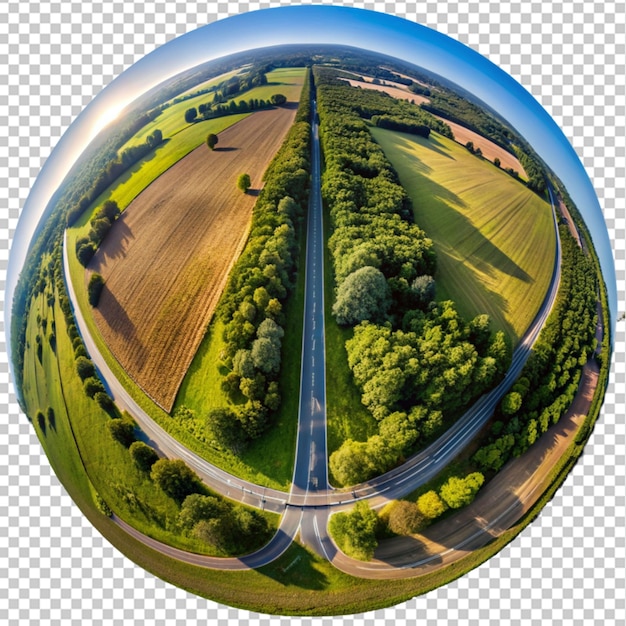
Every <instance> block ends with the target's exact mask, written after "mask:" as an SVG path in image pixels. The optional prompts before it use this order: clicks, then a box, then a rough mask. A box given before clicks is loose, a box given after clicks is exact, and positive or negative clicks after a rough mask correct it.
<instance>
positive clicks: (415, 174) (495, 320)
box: [372, 128, 556, 343]
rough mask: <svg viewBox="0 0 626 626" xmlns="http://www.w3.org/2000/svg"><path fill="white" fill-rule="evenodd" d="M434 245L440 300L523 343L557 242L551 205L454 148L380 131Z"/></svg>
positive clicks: (439, 140) (433, 139)
mask: <svg viewBox="0 0 626 626" xmlns="http://www.w3.org/2000/svg"><path fill="white" fill-rule="evenodd" d="M372 133H373V136H374V138H375V139H376V141H377V142H378V143H379V144H380V145H381V147H382V148H383V150H384V151H385V154H386V155H387V157H388V158H389V160H390V161H391V163H392V164H393V165H394V167H395V169H396V170H397V172H398V174H399V176H400V180H401V182H402V185H403V186H404V188H405V189H406V190H407V192H408V194H409V195H410V197H411V199H412V200H413V205H414V213H415V220H416V222H417V223H418V224H419V225H420V226H421V227H422V228H423V229H424V230H425V231H426V233H427V234H428V236H429V237H430V238H431V239H432V240H433V242H434V244H435V250H436V253H437V268H438V269H437V275H436V276H435V279H436V281H437V298H438V299H439V300H442V299H451V300H454V301H455V302H456V304H457V308H458V310H459V312H460V313H461V314H462V315H464V316H465V317H466V318H471V317H473V316H475V315H477V314H479V313H488V314H489V315H490V317H491V319H492V325H493V328H494V329H496V330H503V331H504V332H505V333H506V334H507V335H508V337H509V338H510V339H511V340H512V341H513V343H516V342H517V340H519V338H520V337H521V336H522V335H523V333H524V331H525V330H526V329H527V328H528V326H529V325H530V323H531V322H532V319H533V318H534V316H535V314H536V313H537V310H538V309H539V307H540V305H541V302H542V301H543V298H544V296H545V293H546V291H547V289H548V285H549V283H550V277H551V275H552V270H553V266H554V257H555V251H556V241H555V234H554V226H553V220H552V213H551V209H550V205H549V204H548V203H547V202H546V201H544V200H542V199H541V198H540V197H539V196H537V195H536V194H534V193H533V192H531V191H530V190H528V189H527V188H526V187H525V186H524V185H522V184H521V183H520V182H519V181H516V180H515V179H513V178H512V177H510V176H509V175H508V174H506V173H504V172H502V171H501V170H499V169H498V168H496V167H495V166H494V165H493V164H492V163H489V162H487V161H485V160H483V159H480V158H478V157H476V156H474V155H472V154H470V153H469V152H468V151H467V150H466V149H465V148H464V147H461V146H459V145H458V144H457V143H455V142H454V141H452V140H449V139H446V138H445V137H441V136H440V135H438V134H436V133H431V136H430V139H423V138H420V137H416V136H414V135H406V134H403V133H396V132H391V131H387V130H383V129H379V128H373V129H372Z"/></svg>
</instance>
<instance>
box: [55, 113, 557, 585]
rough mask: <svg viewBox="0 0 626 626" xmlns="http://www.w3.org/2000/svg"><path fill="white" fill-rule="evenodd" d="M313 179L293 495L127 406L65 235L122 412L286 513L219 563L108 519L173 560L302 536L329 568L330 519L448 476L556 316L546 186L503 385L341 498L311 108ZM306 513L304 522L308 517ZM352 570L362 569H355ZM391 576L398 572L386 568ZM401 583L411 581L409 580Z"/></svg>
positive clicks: (268, 550)
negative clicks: (543, 241) (332, 448)
mask: <svg viewBox="0 0 626 626" xmlns="http://www.w3.org/2000/svg"><path fill="white" fill-rule="evenodd" d="M312 104H313V107H312V111H313V121H312V163H311V167H312V174H311V194H310V201H309V212H308V223H307V250H306V270H305V271H306V277H305V281H306V283H305V284H306V287H305V307H304V309H305V318H304V328H303V341H302V366H301V367H302V370H301V381H300V385H301V386H300V406H299V417H298V439H297V447H296V459H295V464H294V474H293V481H292V487H291V491H290V492H289V493H286V492H283V491H278V490H275V489H269V488H264V487H260V486H258V485H255V484H253V483H250V482H248V481H246V480H243V479H240V478H237V477H236V476H233V475H231V474H229V473H228V472H225V471H224V470H221V469H219V468H217V467H215V466H214V465H212V464H211V463H209V462H208V461H206V460H205V459H203V458H202V457H200V456H199V455H197V454H195V453H193V452H191V451H190V450H188V449H187V448H185V447H184V446H183V445H182V444H180V443H179V442H178V441H177V440H176V439H175V438H174V437H172V436H171V435H169V434H168V433H167V432H166V431H165V430H164V429H163V428H161V427H160V426H159V425H157V424H156V423H155V422H154V421H153V420H152V418H150V417H149V416H148V415H147V414H146V413H145V411H143V409H141V407H140V406H139V405H138V404H137V403H136V402H135V401H134V400H133V399H132V397H131V396H130V395H129V393H128V392H127V391H126V390H125V389H124V387H123V386H122V384H121V383H120V382H119V381H118V380H117V378H116V377H115V375H114V374H113V372H112V371H111V369H110V368H109V366H108V365H107V363H106V361H105V359H104V358H103V356H102V355H101V353H100V351H99V350H98V348H97V346H96V344H95V342H94V341H93V338H92V337H91V334H90V332H89V329H88V327H87V324H86V322H85V319H84V317H83V315H82V313H81V311H80V308H79V307H78V306H77V304H76V302H77V301H76V294H75V292H74V289H73V286H72V282H71V279H70V273H69V265H68V258H67V233H66V237H65V240H64V246H63V263H64V273H65V282H66V286H67V290H68V295H69V298H70V301H71V303H72V307H73V310H74V315H75V318H76V323H77V327H78V329H79V331H80V333H81V335H82V338H83V340H84V342H85V345H86V348H87V351H88V352H89V354H90V356H91V358H92V360H93V362H94V364H95V365H96V367H97V368H98V370H99V372H100V374H101V377H102V379H103V380H104V382H105V384H106V385H107V387H108V390H109V392H110V394H111V396H112V397H113V399H114V400H115V402H116V404H118V406H120V408H122V409H125V410H127V411H128V412H129V413H130V414H131V415H132V416H133V417H134V418H135V420H136V422H137V424H138V425H139V427H140V428H141V429H142V431H143V432H144V433H145V435H146V437H147V438H148V440H149V442H150V443H151V445H153V446H154V447H155V448H156V449H158V450H159V451H160V453H161V454H162V455H164V456H167V457H171V458H180V459H182V460H184V461H185V463H187V464H188V465H189V467H191V468H192V469H193V470H194V471H195V472H196V473H197V474H198V476H200V478H201V479H202V480H203V482H205V483H206V484H207V485H208V486H209V487H210V488H211V489H213V490H214V491H216V492H219V493H221V494H223V495H224V496H226V497H228V498H231V499H233V500H237V501H240V502H242V503H245V504H248V505H250V506H254V507H257V508H260V509H265V510H269V511H273V512H276V513H282V514H283V515H282V519H281V523H280V526H279V529H278V532H277V533H276V535H275V536H274V537H273V538H272V540H271V541H270V542H269V543H268V544H267V545H266V546H264V547H263V548H262V549H261V550H259V551H258V552H256V553H254V554H252V555H249V556H246V557H242V558H218V557H207V556H201V555H196V554H192V553H189V552H185V551H182V550H178V549H175V548H171V547H170V546H167V545H166V544H163V543H161V542H158V541H155V540H153V539H151V538H149V537H147V536H145V535H143V534H141V533H139V532H138V531H136V530H134V529H133V528H132V527H131V526H129V525H128V524H126V523H125V522H123V521H122V520H121V519H119V518H117V517H115V516H113V519H114V521H115V522H116V523H117V524H118V525H120V526H121V527H122V528H124V530H125V531H126V532H128V533H129V534H131V535H133V536H134V537H135V538H136V539H138V540H139V541H142V542H143V543H144V544H146V545H149V546H151V547H153V548H154V549H157V550H159V551H161V552H162V553H164V554H168V555H170V556H172V557H174V558H177V559H179V560H182V561H185V562H188V563H192V564H197V565H203V566H205V567H212V568H217V569H248V568H256V567H260V566H262V565H265V564H267V563H270V562H271V561H273V560H274V559H276V558H278V557H279V556H280V555H281V554H282V553H283V552H284V551H285V550H286V549H287V548H288V547H289V545H290V544H291V542H292V541H293V540H294V538H295V536H296V534H297V532H298V530H300V535H301V539H302V541H303V542H304V543H305V544H308V545H309V546H310V547H311V548H313V549H314V550H315V551H316V552H317V553H318V554H320V555H321V556H323V557H324V558H326V559H328V560H329V561H333V560H335V559H339V558H345V557H342V556H341V553H338V551H337V549H336V547H335V546H334V544H333V542H332V541H331V539H330V537H329V536H328V533H327V523H328V518H329V517H330V514H331V511H336V510H342V509H346V508H349V507H351V506H352V504H353V503H354V502H355V501H357V500H362V499H367V500H369V501H370V503H371V505H372V506H380V505H382V504H384V503H385V502H388V501H389V500H392V499H396V498H400V497H402V496H404V495H406V494H408V493H410V492H411V491H413V490H414V489H416V488H417V487H418V486H419V485H421V484H424V483H425V482H427V481H428V480H430V479H431V478H432V477H433V476H435V475H436V474H437V473H438V472H439V471H441V469H442V468H444V467H445V466H446V465H447V464H448V463H449V462H450V461H451V460H452V459H453V458H454V457H456V456H457V455H458V454H459V453H460V452H461V450H462V449H463V448H464V447H465V445H467V444H468V443H469V442H470V441H471V440H472V439H473V438H474V436H475V435H476V434H477V433H478V432H479V431H480V429H481V428H482V426H483V425H484V424H485V423H486V422H487V421H488V419H489V418H490V416H491V414H492V413H493V409H494V408H495V406H496V405H497V403H498V402H499V401H500V399H501V398H502V397H503V396H504V395H505V394H506V393H507V392H508V390H509V389H510V387H511V386H512V384H513V382H514V381H515V379H516V378H517V376H518V375H519V373H520V372H521V370H522V368H523V366H524V364H525V363H526V360H527V359H528V356H529V355H530V352H531V348H532V345H533V344H534V342H535V341H536V339H537V337H538V336H539V333H540V331H541V329H542V327H543V325H544V323H545V321H546V319H547V317H548V314H549V313H550V310H551V309H552V306H553V304H554V301H555V299H556V294H557V291H558V286H559V279H560V268H561V251H560V239H559V235H558V225H557V218H556V211H555V208H554V198H553V195H552V190H551V189H550V188H548V191H549V193H550V200H551V204H552V211H553V217H554V225H555V231H556V239H557V254H556V261H555V266H554V272H553V276H552V281H551V285H550V289H549V291H548V293H547V295H546V298H545V300H544V303H543V305H542V307H541V309H540V311H539V313H538V314H537V316H536V318H535V320H534V321H533V323H532V325H531V326H530V328H529V330H528V331H527V333H526V334H525V336H524V337H523V339H522V341H521V342H520V344H519V345H518V347H517V348H516V350H515V352H514V354H513V359H512V364H511V368H510V369H509V371H508V372H507V374H506V376H505V378H504V380H503V381H502V382H501V383H500V384H499V385H498V386H497V387H496V388H495V389H493V390H492V391H491V392H490V393H488V394H486V395H484V396H482V397H481V398H480V399H479V400H478V401H477V402H476V403H475V405H474V406H473V407H472V408H471V409H470V410H469V411H467V413H466V414H465V415H464V416H463V417H462V418H461V419H460V420H459V421H458V422H457V423H456V424H455V425H454V426H453V427H452V428H451V429H449V430H448V431H447V432H446V433H445V434H444V435H442V436H441V437H440V438H439V439H438V440H437V441H435V442H434V443H433V444H431V445H430V446H429V447H428V448H426V449H425V450H423V451H421V452H420V453H418V454H416V455H414V456H413V457H411V458H410V459H409V460H408V461H407V462H406V463H405V464H404V465H402V466H401V467H398V468H396V469H394V470H392V471H390V472H388V473H386V474H384V475H382V476H380V477H378V478H376V479H373V480H371V481H368V482H367V483H363V484H361V485H357V486H355V487H353V488H351V489H350V490H349V491H346V490H335V489H332V488H331V487H330V486H329V484H328V473H327V466H328V464H327V448H326V379H325V376H326V372H325V361H326V359H325V343H324V236H323V234H324V232H323V221H322V213H323V211H322V199H321V176H320V146H319V126H318V123H317V111H316V103H315V101H313V103H312ZM305 509H306V514H305ZM356 563H358V562H356ZM387 567H388V569H389V570H395V569H396V568H395V567H393V566H392V565H388V566H387ZM406 575H414V574H410V573H408V572H407V573H406Z"/></svg>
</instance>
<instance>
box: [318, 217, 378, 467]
mask: <svg viewBox="0 0 626 626" xmlns="http://www.w3.org/2000/svg"><path fill="white" fill-rule="evenodd" d="M331 234H332V227H331V225H330V215H328V210H327V208H326V207H324V333H325V346H326V372H327V373H326V437H327V443H326V445H327V448H328V456H329V457H330V455H331V454H332V453H333V452H334V451H335V450H338V449H339V448H340V447H341V444H342V443H343V442H344V441H346V440H347V439H352V440H353V441H367V439H368V437H371V436H372V435H374V434H376V432H377V431H378V423H377V422H376V420H375V419H374V417H373V416H372V414H371V413H370V412H369V411H368V410H367V409H366V408H365V406H364V405H363V404H362V403H361V394H360V393H359V390H358V388H357V386H356V385H355V384H354V378H353V376H352V371H351V370H350V367H349V366H348V355H347V353H346V347H345V346H346V341H347V340H348V339H350V338H351V337H352V335H353V334H354V332H353V330H352V328H342V327H341V326H339V324H337V322H336V321H335V317H334V315H333V314H332V308H333V304H334V302H335V290H334V287H333V285H334V284H335V278H334V275H333V266H332V260H331V256H330V251H329V249H328V239H329V237H330V236H331ZM328 372H332V374H331V375H330V376H329V375H328Z"/></svg>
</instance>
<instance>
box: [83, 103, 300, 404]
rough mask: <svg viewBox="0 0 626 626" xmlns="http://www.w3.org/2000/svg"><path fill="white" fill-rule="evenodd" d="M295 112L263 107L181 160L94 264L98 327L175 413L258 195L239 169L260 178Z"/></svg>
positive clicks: (126, 217) (138, 202)
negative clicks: (244, 188)
mask: <svg viewBox="0 0 626 626" xmlns="http://www.w3.org/2000/svg"><path fill="white" fill-rule="evenodd" d="M294 116H295V109H289V108H277V109H271V110H267V111H259V112H257V113H255V114H254V115H252V116H250V117H248V118H246V119H245V120H243V121H241V122H240V123H238V124H236V125H234V126H232V127H231V128H229V129H228V130H226V131H224V132H223V133H221V134H220V143H219V145H218V148H219V149H217V150H215V151H214V152H211V151H209V150H208V148H206V146H204V145H202V146H200V147H199V148H198V149H196V150H195V151H193V152H192V153H191V154H189V155H188V156H187V157H185V158H184V159H182V160H181V161H179V162H178V163H176V165H174V166H172V167H171V168H170V169H168V170H167V171H166V172H165V173H164V174H163V175H161V176H160V177H159V178H158V179H157V180H156V181H154V183H152V184H151V185H150V186H149V187H147V188H146V189H145V190H144V191H143V192H142V193H141V194H139V196H137V198H136V199H135V200H134V201H133V202H132V203H131V204H130V205H129V206H128V208H127V209H126V210H125V211H124V213H123V214H122V216H121V217H120V218H119V219H118V220H117V221H116V223H115V224H114V226H113V228H112V229H111V232H110V233H109V234H108V235H107V237H106V239H105V241H104V243H103V245H102V246H101V247H100V248H99V250H98V252H97V254H96V256H95V257H94V259H93V260H92V262H91V264H90V266H89V269H91V270H93V271H97V272H99V273H100V274H101V275H102V276H103V277H104V279H105V281H106V286H105V289H104V291H103V293H102V296H101V299H100V303H99V306H98V308H97V309H94V319H95V321H96V323H97V326H98V328H99V330H100V333H101V334H102V336H103V338H104V340H105V342H106V343H107V345H108V346H109V348H110V350H111V352H112V353H113V354H114V356H115V357H116V359H117V360H118V361H119V362H120V363H121V365H122V366H123V367H124V369H125V370H126V371H127V372H128V374H129V375H130V376H131V378H133V380H135V382H136V383H137V384H138V385H139V386H140V387H142V388H143V389H144V391H145V392H146V393H147V395H149V396H150V397H152V398H153V399H154V400H155V401H156V402H157V403H158V404H159V405H161V406H162V407H163V408H165V409H166V410H168V411H169V410H170V409H171V407H172V404H173V402H174V399H175V396H176V392H177V390H178V387H179V385H180V383H181V381H182V379H183V377H184V375H185V372H186V371H187V368H188V367H189V364H190V363H191V360H192V359H193V357H194V355H195V353H196V350H197V348H198V346H199V344H200V341H201V340H202V337H203V335H204V332H205V329H206V326H207V324H208V322H209V320H210V318H211V315H212V313H213V310H214V308H215V305H216V304H217V301H218V299H219V296H220V294H221V292H222V289H223V287H224V284H225V281H226V278H227V276H228V272H229V269H230V267H231V265H232V263H233V262H234V260H235V259H236V258H237V256H238V253H239V251H240V249H241V247H242V245H243V243H244V242H245V238H246V234H247V231H248V228H249V223H250V216H251V210H252V207H253V206H254V201H255V195H254V193H248V194H242V193H241V191H239V190H238V189H237V187H236V180H237V177H238V175H239V174H240V173H242V172H247V173H249V174H250V176H251V179H252V190H254V189H258V188H259V187H260V186H261V177H262V175H263V173H264V171H265V169H266V167H267V165H268V164H269V162H270V160H271V159H272V158H273V156H274V154H275V153H276V151H277V150H278V148H279V147H280V145H281V144H282V142H283V140H284V137H285V135H286V133H287V131H288V130H289V128H290V126H291V124H292V122H293V119H294ZM85 278H86V277H85Z"/></svg>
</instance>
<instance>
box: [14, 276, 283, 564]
mask: <svg viewBox="0 0 626 626" xmlns="http://www.w3.org/2000/svg"><path fill="white" fill-rule="evenodd" d="M50 292H51V288H50V287H48V289H47V293H50ZM38 320H39V321H38ZM44 324H45V325H46V331H44V330H43V325H44ZM53 325H54V327H55V336H56V350H55V351H53V349H52V348H51V347H50V343H49V341H48V339H47V336H48V335H49V334H50V331H51V329H52V326H53ZM27 332H28V334H27V340H28V347H27V348H26V352H25V359H24V364H25V376H24V381H25V384H24V388H23V392H24V401H25V403H26V411H27V414H28V415H32V416H33V425H34V427H35V430H36V432H37V435H38V436H39V439H40V440H41V442H42V445H43V447H44V450H45V451H46V454H47V456H48V458H49V459H50V463H51V465H52V466H53V468H54V470H55V472H56V473H57V475H58V476H59V478H60V479H61V481H62V482H63V483H64V484H68V483H69V484H71V485H72V486H73V487H74V488H75V489H76V492H77V495H76V498H77V501H78V504H79V505H81V506H83V505H87V506H91V507H93V506H94V502H95V500H94V497H95V494H99V495H100V496H101V497H102V498H103V499H104V501H105V502H106V503H107V504H108V505H109V506H110V508H111V509H112V510H113V511H114V512H115V513H116V514H117V515H118V516H119V517H121V518H122V519H124V520H126V521H127V522H128V523H130V524H131V525H132V526H134V527H135V528H137V529H138V530H140V531H141V532H143V533H144V534H146V535H149V536H151V537H154V538H155V539H159V540H160V541H164V542H165V543H168V544H170V545H173V546H178V547H180V548H182V549H186V550H190V551H192V552H199V553H206V554H214V555H216V556H223V553H220V552H219V551H216V550H215V549H213V548H212V547H211V546H208V545H207V544H203V543H202V542H200V541H198V540H196V539H195V538H191V537H187V536H185V535H183V534H181V533H180V531H179V529H178V528H176V526H175V520H176V519H177V516H178V510H179V509H178V506H177V504H176V503H175V502H174V500H172V499H171V498H169V497H168V496H166V495H165V494H164V493H163V492H162V491H161V490H160V489H157V488H155V485H154V483H153V482H152V480H151V479H150V477H149V476H148V474H146V473H144V472H142V471H140V470H139V469H138V468H137V467H136V466H135V464H134V463H133V461H132V459H131V457H130V454H129V453H128V451H127V450H126V449H125V448H124V447H123V446H122V445H121V444H119V443H117V442H116V441H114V440H113V438H112V437H111V435H110V434H109V432H108V428H107V423H108V422H110V421H111V418H110V417H109V416H108V414H107V413H105V412H104V411H103V410H102V409H101V408H100V407H99V406H98V404H97V403H96V402H95V401H94V400H92V399H90V398H88V397H87V395H86V394H85V392H84V390H83V385H82V382H81V380H80V378H79V377H78V375H77V373H76V370H75V359H74V351H73V347H72V343H71V341H70V338H69V337H68V335H67V331H66V325H65V319H64V316H63V313H62V312H61V310H60V308H59V306H58V303H55V304H54V305H53V306H48V304H47V302H46V298H45V297H44V295H39V296H37V297H36V299H35V300H34V301H33V305H32V306H31V309H30V314H29V321H28V331H27ZM37 335H40V336H41V339H42V344H41V345H42V347H43V349H42V351H41V360H39V357H38V356H37V350H36V345H37V340H36V336H37ZM49 408H51V409H52V411H53V417H52V418H50V417H49V416H48V410H49ZM39 411H41V413H43V415H44V419H38V418H37V417H36V416H37V413H38V412H39ZM73 497H74V494H73ZM264 515H265V516H266V518H267V519H268V521H269V523H270V525H271V527H273V528H276V527H277V525H278V521H279V517H278V516H277V515H274V514H268V513H264Z"/></svg>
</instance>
